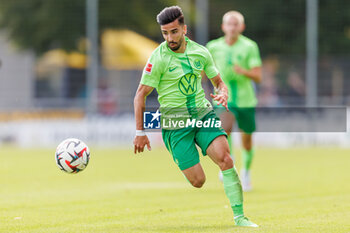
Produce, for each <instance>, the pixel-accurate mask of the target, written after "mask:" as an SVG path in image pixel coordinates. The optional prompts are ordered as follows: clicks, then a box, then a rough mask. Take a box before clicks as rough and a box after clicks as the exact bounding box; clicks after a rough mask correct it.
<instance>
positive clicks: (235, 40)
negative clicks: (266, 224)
mask: <svg viewBox="0 0 350 233" xmlns="http://www.w3.org/2000/svg"><path fill="white" fill-rule="evenodd" d="M221 28H222V31H223V32H224V34H225V36H224V37H221V38H218V39H215V40H212V41H210V42H209V43H208V44H207V48H208V50H209V52H210V53H211V55H212V56H213V59H214V62H215V65H216V66H217V68H218V69H219V72H220V74H221V77H222V80H223V81H224V82H225V84H226V85H227V86H228V90H229V91H228V93H229V98H228V108H229V110H230V112H224V111H222V114H220V119H221V120H222V122H223V128H224V129H225V131H226V133H227V135H228V142H229V146H230V151H231V157H233V155H232V154H233V150H232V146H231V144H232V141H231V136H230V133H231V131H232V127H233V122H234V119H236V121H237V123H238V127H239V128H240V130H241V138H242V144H243V152H242V160H243V168H242V170H241V180H242V187H243V190H244V191H250V190H251V189H252V185H251V179H250V167H251V163H252V160H253V156H254V149H253V146H252V144H253V143H252V134H253V132H254V131H255V128H256V126H255V106H256V104H257V99H256V97H255V91H254V87H253V82H255V83H259V82H260V81H261V58H260V55H259V49H258V46H257V44H256V43H255V42H254V41H252V40H251V39H249V38H247V37H245V36H243V35H242V34H241V33H242V32H243V30H244V28H245V25H244V17H243V15H242V14H241V13H239V12H238V11H229V12H227V13H226V14H225V15H224V16H223V19H222V25H221ZM232 113H233V114H232ZM233 115H234V116H233Z"/></svg>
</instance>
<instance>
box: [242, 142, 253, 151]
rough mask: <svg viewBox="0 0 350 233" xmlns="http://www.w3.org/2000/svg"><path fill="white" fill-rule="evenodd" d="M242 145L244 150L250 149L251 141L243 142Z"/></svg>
mask: <svg viewBox="0 0 350 233" xmlns="http://www.w3.org/2000/svg"><path fill="white" fill-rule="evenodd" d="M243 147H244V149H246V150H251V149H252V143H251V142H245V143H244V145H243Z"/></svg>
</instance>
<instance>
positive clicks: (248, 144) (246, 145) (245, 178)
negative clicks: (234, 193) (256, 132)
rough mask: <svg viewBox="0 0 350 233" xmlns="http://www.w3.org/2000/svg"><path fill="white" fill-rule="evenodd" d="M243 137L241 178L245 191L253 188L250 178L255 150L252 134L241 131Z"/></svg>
mask: <svg viewBox="0 0 350 233" xmlns="http://www.w3.org/2000/svg"><path fill="white" fill-rule="evenodd" d="M241 138H242V145H243V150H242V162H243V165H242V169H241V180H242V186H243V190H244V191H250V190H251V189H252V184H251V178H250V168H251V165H252V161H253V157H254V150H253V145H252V134H247V133H245V132H242V133H241Z"/></svg>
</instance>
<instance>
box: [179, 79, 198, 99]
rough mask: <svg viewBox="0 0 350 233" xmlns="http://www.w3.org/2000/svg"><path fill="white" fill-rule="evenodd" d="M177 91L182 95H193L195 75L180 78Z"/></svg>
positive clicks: (195, 82) (195, 81) (195, 84)
mask: <svg viewBox="0 0 350 233" xmlns="http://www.w3.org/2000/svg"><path fill="white" fill-rule="evenodd" d="M178 87H179V90H180V91H181V93H182V94H184V95H187V96H189V95H193V94H194V93H196V91H197V76H196V75H195V74H186V75H184V76H182V77H181V79H180V80H179V84H178Z"/></svg>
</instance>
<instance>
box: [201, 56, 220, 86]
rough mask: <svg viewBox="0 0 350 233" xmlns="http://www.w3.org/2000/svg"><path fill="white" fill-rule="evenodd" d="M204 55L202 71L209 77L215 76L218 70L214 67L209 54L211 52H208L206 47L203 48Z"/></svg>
mask: <svg viewBox="0 0 350 233" xmlns="http://www.w3.org/2000/svg"><path fill="white" fill-rule="evenodd" d="M205 54H206V55H205V56H206V63H205V66H204V72H205V74H206V75H207V77H208V78H209V79H211V78H214V77H215V76H217V75H218V74H219V72H218V70H217V69H216V67H215V64H214V61H213V57H212V56H211V54H210V53H209V51H208V50H207V49H205Z"/></svg>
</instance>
